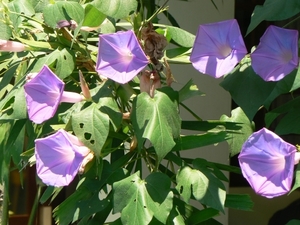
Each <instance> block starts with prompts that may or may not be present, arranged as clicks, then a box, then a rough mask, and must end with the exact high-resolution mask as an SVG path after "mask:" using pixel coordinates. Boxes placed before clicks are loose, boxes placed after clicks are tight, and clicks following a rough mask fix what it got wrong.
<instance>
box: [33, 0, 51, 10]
mask: <svg viewBox="0 0 300 225" xmlns="http://www.w3.org/2000/svg"><path fill="white" fill-rule="evenodd" d="M29 1H30V2H31V5H32V6H34V10H35V12H36V13H42V12H43V10H44V8H45V7H46V6H47V5H48V4H49V2H50V0H29Z"/></svg>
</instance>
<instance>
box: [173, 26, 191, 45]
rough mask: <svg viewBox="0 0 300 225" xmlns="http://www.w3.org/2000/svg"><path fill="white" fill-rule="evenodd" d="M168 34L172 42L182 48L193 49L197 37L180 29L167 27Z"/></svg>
mask: <svg viewBox="0 0 300 225" xmlns="http://www.w3.org/2000/svg"><path fill="white" fill-rule="evenodd" d="M167 33H168V35H170V36H171V37H172V40H173V41H174V42H176V43H177V44H179V45H180V46H182V47H187V48H191V47H193V45H194V42H195V38H196V37H195V35H193V34H191V33H189V32H187V31H185V30H183V29H181V28H178V27H173V26H167Z"/></svg>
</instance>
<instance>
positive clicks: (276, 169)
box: [238, 128, 299, 198]
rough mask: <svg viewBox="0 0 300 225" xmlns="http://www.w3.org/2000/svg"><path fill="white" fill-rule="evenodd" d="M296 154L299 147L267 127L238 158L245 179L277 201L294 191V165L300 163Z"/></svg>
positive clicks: (246, 144)
mask: <svg viewBox="0 0 300 225" xmlns="http://www.w3.org/2000/svg"><path fill="white" fill-rule="evenodd" d="M295 154H296V147H295V146H293V145H291V144H289V143H287V142H285V141H284V140H282V139H281V138H280V137H279V136H278V135H277V134H275V133H273V132H271V131H269V130H268V129H266V128H263V129H261V130H259V131H257V132H255V133H253V134H252V135H251V136H250V137H249V138H248V140H247V141H246V142H245V143H244V145H243V147H242V150H241V152H240V155H239V157H238V158H239V163H240V167H241V169H242V173H243V176H244V177H245V178H246V179H247V181H248V182H249V184H250V185H251V187H252V188H253V190H254V191H255V192H256V193H257V194H259V195H261V196H264V197H267V198H273V197H277V196H280V195H284V194H286V193H288V192H289V191H290V189H291V185H292V180H293V174H294V165H295V164H296V163H298V161H299V156H297V157H295Z"/></svg>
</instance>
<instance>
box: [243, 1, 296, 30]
mask: <svg viewBox="0 0 300 225" xmlns="http://www.w3.org/2000/svg"><path fill="white" fill-rule="evenodd" d="M299 12H300V3H299V1H298V0H290V1H288V2H287V1H282V0H266V1H265V2H264V4H263V5H257V6H256V7H255V9H254V12H253V14H252V16H251V22H250V25H249V27H248V30H247V34H249V33H250V32H251V31H252V30H253V29H254V28H255V27H257V26H258V25H259V24H260V23H261V22H262V21H264V20H267V21H278V20H285V19H288V18H290V17H292V16H294V15H296V14H297V13H299Z"/></svg>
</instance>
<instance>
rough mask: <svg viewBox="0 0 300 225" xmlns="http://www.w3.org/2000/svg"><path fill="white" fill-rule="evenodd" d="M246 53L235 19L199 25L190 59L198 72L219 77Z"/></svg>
mask: <svg viewBox="0 0 300 225" xmlns="http://www.w3.org/2000/svg"><path fill="white" fill-rule="evenodd" d="M246 54H247V49H246V47H245V44H244V41H243V38H242V36H241V32H240V29H239V26H238V23H237V21H236V20H234V19H233V20H226V21H221V22H217V23H211V24H205V25H200V26H199V29H198V32H197V35H196V40H195V43H194V46H193V49H192V53H191V57H190V60H191V62H192V64H193V66H194V67H195V69H197V70H198V71H199V72H201V73H205V74H208V75H210V76H212V77H215V78H219V77H221V76H223V75H225V74H227V73H229V72H230V71H231V70H232V69H233V68H234V67H235V65H236V64H237V63H238V62H239V61H240V60H241V59H242V58H243V57H244V56H245V55H246Z"/></svg>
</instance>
